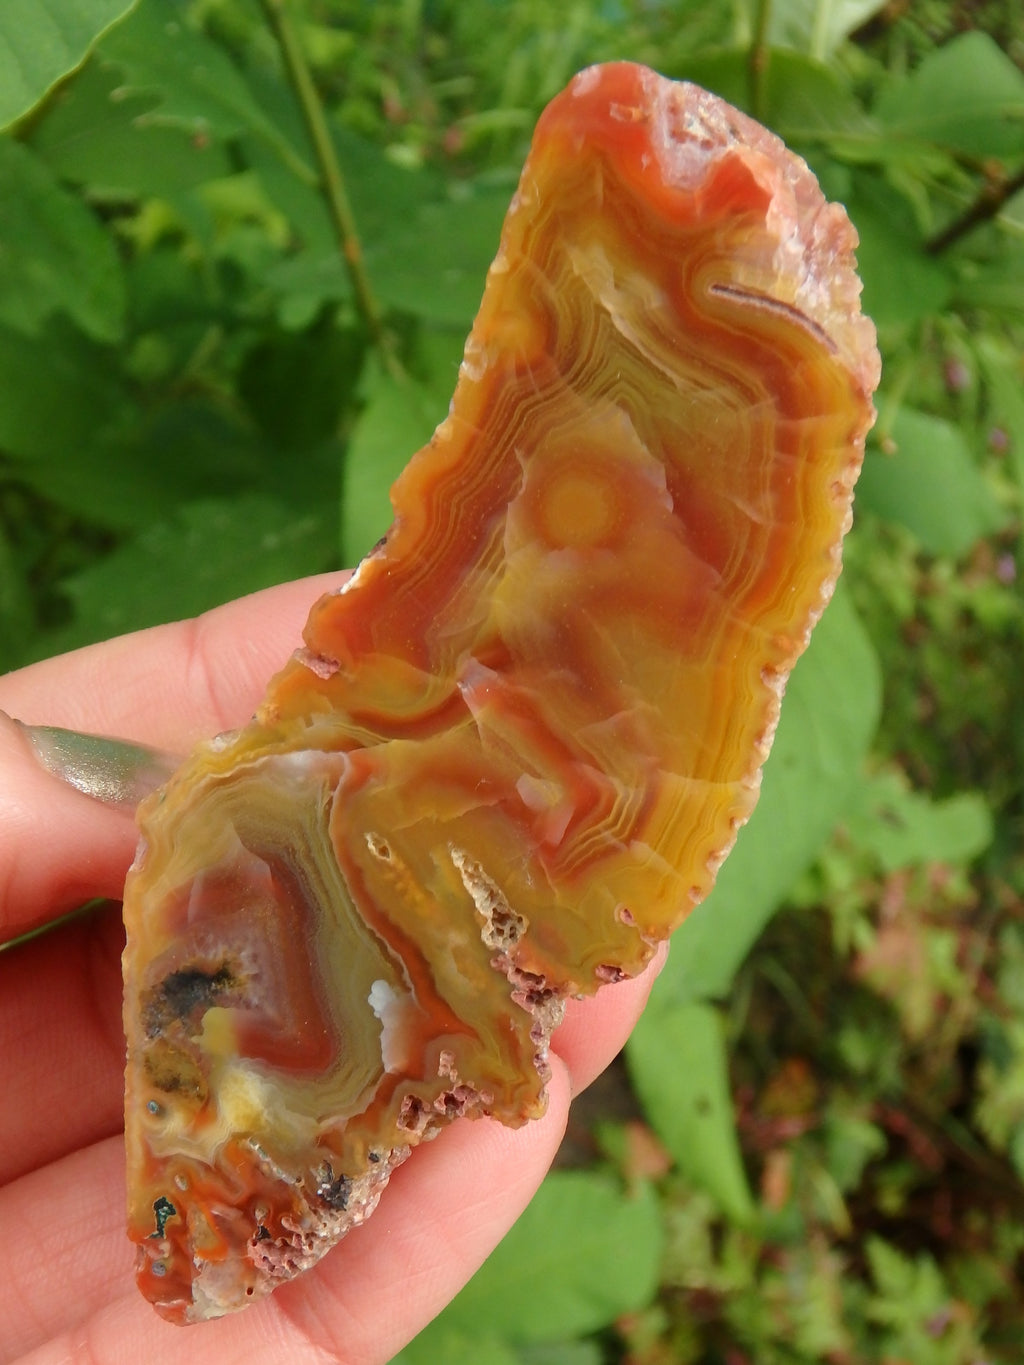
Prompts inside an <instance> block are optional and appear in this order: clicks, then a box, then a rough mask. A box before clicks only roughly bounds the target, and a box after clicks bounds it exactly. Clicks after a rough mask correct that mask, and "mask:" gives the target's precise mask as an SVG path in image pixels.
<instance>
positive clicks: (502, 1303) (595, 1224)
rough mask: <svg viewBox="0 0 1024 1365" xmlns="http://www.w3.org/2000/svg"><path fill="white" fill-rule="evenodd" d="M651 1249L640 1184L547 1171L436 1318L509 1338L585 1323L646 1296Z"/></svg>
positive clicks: (657, 1242) (653, 1241)
mask: <svg viewBox="0 0 1024 1365" xmlns="http://www.w3.org/2000/svg"><path fill="white" fill-rule="evenodd" d="M627 1248H628V1252H627ZM660 1252H661V1226H660V1218H659V1214H658V1205H657V1201H656V1199H655V1198H654V1194H653V1192H652V1191H651V1190H650V1189H649V1188H647V1187H643V1188H641V1189H640V1190H639V1191H638V1192H637V1193H636V1194H632V1195H627V1194H624V1193H623V1192H622V1191H621V1190H620V1189H619V1187H618V1186H617V1185H616V1184H615V1183H614V1182H613V1181H611V1180H608V1179H607V1178H606V1177H604V1176H600V1175H595V1174H592V1173H590V1172H582V1171H556V1172H555V1173H553V1174H552V1175H549V1176H548V1178H547V1179H546V1180H545V1181H544V1184H543V1185H542V1186H541V1187H540V1189H539V1190H538V1191H537V1194H536V1195H535V1196H534V1199H533V1201H532V1202H531V1203H530V1204H529V1205H528V1207H527V1209H526V1211H525V1212H524V1213H523V1215H522V1217H521V1218H520V1219H519V1221H518V1223H516V1225H515V1227H514V1228H513V1229H512V1231H511V1232H510V1233H509V1234H508V1235H507V1237H506V1238H505V1240H504V1241H503V1242H501V1243H500V1244H499V1246H498V1247H497V1248H496V1249H495V1250H494V1251H493V1252H492V1253H491V1255H490V1257H489V1258H488V1259H487V1261H485V1262H484V1264H483V1266H481V1268H480V1269H479V1270H478V1271H477V1273H476V1275H474V1277H473V1278H472V1279H471V1280H470V1282H469V1284H468V1285H467V1286H466V1287H465V1289H463V1290H462V1292H461V1293H460V1294H459V1295H458V1297H457V1298H456V1299H455V1300H454V1301H453V1302H452V1303H451V1304H450V1305H449V1306H448V1307H447V1308H446V1309H445V1311H444V1312H443V1313H442V1315H441V1317H440V1319H439V1320H438V1321H439V1323H440V1324H442V1325H443V1327H444V1328H445V1329H449V1328H458V1329H461V1330H462V1331H463V1332H467V1333H472V1332H476V1331H478V1330H479V1329H480V1325H481V1324H486V1325H487V1328H488V1329H489V1330H490V1331H491V1332H493V1333H494V1334H495V1335H497V1336H499V1337H501V1338H502V1339H504V1340H505V1341H508V1342H514V1343H518V1342H543V1341H550V1340H557V1339H558V1338H560V1337H573V1336H577V1335H580V1334H582V1333H584V1332H593V1331H596V1330H598V1329H599V1328H601V1327H605V1326H607V1325H608V1324H609V1323H611V1322H613V1321H614V1320H615V1319H616V1318H617V1317H618V1316H619V1315H620V1314H621V1313H626V1312H631V1311H635V1310H637V1309H639V1308H643V1307H644V1306H645V1305H646V1304H647V1303H648V1302H649V1301H650V1299H651V1297H652V1295H653V1294H654V1291H655V1288H656V1287H657V1282H658V1261H659V1256H660ZM435 1358H436V1359H443V1358H444V1357H442V1356H439V1357H435Z"/></svg>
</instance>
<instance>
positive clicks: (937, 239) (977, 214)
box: [925, 166, 1024, 256]
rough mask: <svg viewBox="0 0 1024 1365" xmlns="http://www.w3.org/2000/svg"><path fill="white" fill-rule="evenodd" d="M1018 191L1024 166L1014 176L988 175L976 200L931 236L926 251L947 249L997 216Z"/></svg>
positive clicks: (935, 252)
mask: <svg viewBox="0 0 1024 1365" xmlns="http://www.w3.org/2000/svg"><path fill="white" fill-rule="evenodd" d="M1018 190H1024V166H1021V167H1020V169H1019V170H1018V171H1017V172H1016V173H1015V174H1014V175H1005V174H1001V175H991V174H990V175H988V176H986V178H985V180H984V182H983V183H982V186H981V189H980V190H979V191H978V195H977V198H976V199H975V200H974V203H973V204H970V205H969V206H968V207H967V208H966V209H965V210H964V212H963V213H962V214H961V215H960V217H959V218H954V219H953V221H952V222H951V223H948V224H947V225H946V226H945V227H944V228H943V229H942V231H941V232H937V233H936V234H935V236H934V237H931V238H929V239H928V241H927V242H926V243H925V250H926V251H928V252H930V253H931V255H933V256H937V255H938V254H939V253H940V252H942V251H945V250H946V248H947V247H950V246H952V245H953V243H954V242H958V241H959V240H960V238H961V237H965V236H966V235H967V233H968V232H973V230H974V229H975V228H976V227H980V226H981V224H982V223H987V222H988V221H989V220H990V219H992V218H994V217H995V216H996V214H997V213H998V212H999V210H1000V209H1001V208H1002V207H1003V205H1004V204H1005V203H1006V201H1007V200H1008V199H1011V198H1012V197H1013V195H1015V194H1016V193H1017V191H1018Z"/></svg>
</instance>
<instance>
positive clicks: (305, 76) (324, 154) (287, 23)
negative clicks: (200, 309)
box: [263, 0, 404, 378]
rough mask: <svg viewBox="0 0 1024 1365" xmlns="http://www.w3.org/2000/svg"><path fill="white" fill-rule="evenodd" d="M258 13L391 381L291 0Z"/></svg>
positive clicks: (390, 356)
mask: <svg viewBox="0 0 1024 1365" xmlns="http://www.w3.org/2000/svg"><path fill="white" fill-rule="evenodd" d="M263 8H264V11H265V12H266V15H267V18H268V20H269V22H270V26H271V28H272V29H273V32H274V36H275V37H276V39H277V42H278V46H279V47H280V49H281V55H282V57H283V58H284V64H285V68H286V70H287V72H288V77H289V79H290V81H291V83H292V88H293V89H294V91H295V95H296V98H297V99H298V101H299V107H300V108H301V109H302V116H303V118H304V119H305V122H306V130H307V132H308V133H309V140H310V143H311V145H312V148H313V155H314V158H315V160H316V164H317V166H318V168H319V171H320V187H321V189H322V190H323V194H324V198H325V199H326V201H327V208H328V211H329V212H330V215H331V221H332V223H333V224H334V231H335V234H336V235H337V238H338V245H339V246H340V248H341V254H342V257H343V259H344V261H345V267H346V269H347V270H348V274H349V279H350V280H351V281H352V289H353V291H354V293H355V296H356V306H357V308H358V309H359V313H360V315H361V316H362V319H363V321H364V323H365V324H366V329H367V331H368V332H369V333H370V337H371V338H372V340H373V343H374V345H375V346H376V347H377V350H378V351H379V353H380V356H381V359H382V361H383V362H384V365H385V367H386V368H387V370H388V371H389V372H390V373H391V374H392V375H394V376H395V377H396V378H401V377H402V376H403V374H404V372H403V370H402V366H401V363H400V362H399V359H398V356H397V354H396V352H395V348H394V343H393V341H392V339H391V337H390V335H389V334H388V332H387V329H386V328H385V326H384V322H383V319H382V317H381V311H380V308H379V306H378V304H377V300H376V298H375V297H374V293H373V289H372V287H371V285H370V277H369V275H368V274H367V272H366V262H365V261H364V259H363V248H362V244H361V242H360V240H359V231H358V228H357V227H356V220H355V214H354V213H353V212H352V204H351V201H350V199H349V196H348V190H347V188H346V186H345V177H344V176H343V174H342V171H341V165H340V163H339V161H338V158H337V155H336V154H335V150H334V143H333V142H332V141H331V135H330V131H329V130H328V127H327V119H326V117H325V116H324V106H323V103H322V101H321V99H320V95H319V93H318V92H317V88H316V85H315V84H314V81H313V76H312V73H311V72H310V69H309V63H308V62H307V61H306V54H305V52H304V51H303V49H302V44H301V42H300V41H299V35H298V33H297V31H296V28H295V23H294V21H293V18H292V12H291V0H263Z"/></svg>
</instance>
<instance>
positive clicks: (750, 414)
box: [125, 64, 878, 1321]
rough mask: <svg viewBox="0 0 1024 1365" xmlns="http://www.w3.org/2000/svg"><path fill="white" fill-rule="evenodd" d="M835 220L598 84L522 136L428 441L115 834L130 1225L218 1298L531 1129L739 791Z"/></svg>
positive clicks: (826, 552)
mask: <svg viewBox="0 0 1024 1365" xmlns="http://www.w3.org/2000/svg"><path fill="white" fill-rule="evenodd" d="M855 240H856V239H855V235H854V233H853V230H852V228H851V227H850V225H849V223H848V221H847V220H846V217H845V214H844V213H843V211H842V210H841V209H840V208H838V207H836V206H834V205H827V204H826V203H825V201H824V200H823V198H822V196H821V194H820V191H819V190H818V187H817V185H816V183H815V182H814V179H813V177H812V176H811V174H810V172H809V171H808V169H807V167H806V166H805V165H804V163H803V162H801V161H799V159H798V158H796V157H794V156H792V155H791V154H790V153H788V152H787V151H786V150H785V149H784V148H783V147H782V144H781V143H779V141H778V140H777V139H776V138H774V137H773V136H772V135H771V134H769V133H767V132H766V131H765V130H763V129H761V128H759V127H758V126H757V125H756V124H753V123H752V122H751V121H750V120H749V119H746V118H745V117H744V116H743V115H741V114H739V113H737V111H735V110H732V109H729V107H728V106H726V105H724V104H723V103H722V102H721V101H719V100H716V99H715V98H714V97H713V96H710V95H708V94H706V93H705V92H703V91H700V90H697V89H696V88H695V87H692V86H686V85H674V84H672V83H671V82H668V81H665V80H663V79H662V78H661V77H658V76H656V75H655V74H654V73H653V72H650V71H646V70H645V69H643V68H639V67H634V66H629V65H626V64H622V65H616V66H610V67H602V68H594V69H591V70H590V71H587V72H584V73H582V74H581V75H580V76H579V77H577V78H576V80H575V81H574V82H573V83H572V85H570V87H569V89H568V90H567V91H566V92H565V93H564V94H563V95H561V96H560V97H559V98H558V99H557V100H555V101H554V102H553V103H552V105H551V106H549V108H548V110H547V111H546V112H545V114H544V115H543V116H542V118H541V121H540V123H539V125H538V129H537V133H536V137H535V140H534V145H533V149H532V151H531V154H530V158H529V160H528V162H527V165H526V167H525V169H524V172H523V178H522V181H521V184H520V187H519V191H518V193H517V195H516V198H515V200H514V201H513V205H512V208H511V209H510V212H509V216H508V218H507V220H506V224H505V229H504V232H503V236H502V241H501V247H500V250H499V254H498V257H497V259H496V261H495V263H494V266H493V267H492V270H491V273H490V276H489V278H488V284H487V290H486V293H485V296H484V300H483V303H482V305H481V309H480V313H479V315H478V318H477V321H476V324H475V326H474V328H473V332H472V334H471V336H470V338H469V340H468V342H467V345H466V354H465V360H464V362H463V365H462V369H461V371H460V377H459V383H458V387H457V390H456V393H455V398H454V400H453V404H452V409H451V412H450V415H449V417H448V419H447V420H446V421H445V422H444V423H442V425H441V426H440V427H439V428H438V431H437V433H436V434H435V436H434V439H433V441H432V442H431V443H430V445H429V446H427V447H426V448H425V449H424V450H422V451H421V452H420V453H419V454H418V455H416V456H415V457H414V459H413V460H412V462H411V463H410V465H409V467H408V469H407V470H406V472H405V474H403V476H402V478H401V479H400V480H399V481H398V483H397V484H396V486H395V489H394V492H393V502H394V507H395V523H394V526H393V527H392V530H391V532H390V533H389V535H388V537H387V539H386V541H385V542H384V543H383V544H382V545H381V546H380V547H379V548H378V549H377V550H376V551H375V552H374V554H373V555H371V556H370V557H369V558H368V559H367V560H366V561H364V563H363V564H362V565H361V566H360V568H359V570H358V572H357V574H356V576H355V578H354V579H352V580H351V581H350V582H349V583H348V584H347V585H346V587H345V588H344V589H343V590H342V591H341V592H340V593H338V594H335V595H332V596H329V597H326V598H324V599H322V600H321V601H320V602H319V603H318V604H317V605H316V606H315V607H314V609H313V611H312V613H311V616H310V620H309V623H308V626H307V630H306V649H305V650H303V651H301V652H300V653H299V654H298V655H297V656H296V658H295V659H294V660H293V661H292V663H290V664H289V665H288V666H287V667H286V668H285V669H284V671H283V672H282V673H281V674H280V675H279V676H278V677H277V678H276V679H275V680H273V682H272V683H271V685H270V689H269V692H268V694H267V698H266V701H265V703H264V705H263V707H262V709H261V711H260V713H259V715H258V716H257V718H256V720H255V721H254V722H253V724H252V725H250V726H249V727H247V728H246V729H245V730H244V731H242V732H240V733H239V734H238V735H237V736H236V737H233V738H228V739H227V740H221V741H217V742H215V743H213V744H211V745H208V746H205V747H203V748H201V749H200V750H199V751H198V752H197V753H196V754H195V755H194V756H193V758H192V759H191V760H190V761H189V762H188V763H187V764H186V766H185V767H184V768H183V769H182V770H181V772H180V773H179V774H178V776H177V777H176V778H175V779H174V780H172V782H171V783H170V784H169V785H168V787H167V788H166V789H164V791H163V792H162V793H161V794H158V796H157V797H156V798H154V799H153V800H152V801H151V802H150V803H149V804H148V806H147V808H146V809H145V810H144V812H143V815H142V825H143V832H144V840H145V842H144V848H143V851H142V853H141V854H140V858H139V860H138V863H137V866H136V869H135V870H134V872H133V875H132V879H131V881H130V885H129V888H128V893H127V900H126V920H127V923H128V930H129V944H128V949H127V952H126V959H125V961H126V982H127V994H126V1027H127V1030H128V1035H129V1065H128V1100H127V1106H128V1107H127V1129H128V1145H129V1166H130V1169H129V1178H130V1188H131V1210H130V1222H131V1231H132V1235H133V1237H135V1239H136V1240H137V1241H138V1242H139V1244H140V1246H141V1247H142V1249H143V1250H142V1252H141V1256H140V1262H141V1266H142V1269H141V1271H140V1278H141V1282H142V1284H143V1288H144V1291H145V1292H146V1293H147V1294H148V1295H149V1296H150V1297H151V1298H152V1299H153V1300H154V1302H156V1303H157V1305H158V1307H160V1309H161V1311H162V1312H164V1313H165V1314H166V1315H167V1316H168V1317H171V1318H172V1319H174V1320H178V1321H182V1320H196V1319H198V1318H202V1317H207V1316H213V1315H215V1314H216V1313H219V1312H224V1311H230V1310H231V1309H232V1308H236V1307H240V1306H242V1305H243V1304H244V1303H245V1302H247V1301H249V1300H250V1299H251V1298H252V1297H255V1296H258V1295H259V1294H261V1293H264V1292H266V1291H267V1290H269V1289H271V1288H273V1287H274V1285H275V1284H277V1283H278V1282H279V1281H280V1280H281V1279H282V1278H286V1277H287V1276H288V1275H290V1274H294V1273H296V1271H298V1270H301V1269H303V1268H304V1267H305V1266H307V1265H308V1264H311V1263H312V1262H313V1261H314V1260H315V1259H316V1258H317V1256H319V1255H320V1254H322V1252H323V1251H324V1250H326V1248H327V1247H328V1246H329V1245H330V1244H331V1243H332V1242H333V1241H335V1240H337V1238H338V1237H339V1236H341V1235H342V1234H343V1233H344V1232H345V1231H346V1230H347V1229H348V1228H349V1227H351V1226H354V1225H355V1224H356V1223H358V1222H360V1221H361V1220H362V1219H363V1218H364V1217H365V1216H366V1215H367V1214H368V1213H369V1212H370V1211H371V1210H372V1207H373V1205H374V1204H375V1202H376V1199H377V1197H378V1196H379V1193H380V1190H381V1188H382V1187H383V1184H384V1183H385V1182H386V1179H387V1176H388V1174H389V1172H390V1170H391V1169H392V1168H393V1166H394V1165H395V1164H397V1162H398V1161H400V1160H402V1159H404V1157H405V1156H406V1155H407V1153H408V1150H409V1148H410V1147H411V1146H412V1145H415V1143H416V1142H417V1141H419V1140H421V1139H422V1137H424V1136H425V1135H428V1134H429V1133H431V1132H433V1131H434V1130H435V1129H436V1128H437V1127H438V1126H439V1125H440V1124H442V1123H444V1122H447V1121H449V1120H450V1119H452V1118H454V1117H457V1116H458V1115H460V1114H466V1113H469V1114H472V1113H480V1112H486V1113H491V1114H494V1115H496V1116H497V1117H499V1118H501V1119H502V1120H503V1121H505V1122H507V1123H520V1122H522V1121H523V1120H525V1119H527V1118H529V1117H531V1116H535V1115H537V1114H538V1113H540V1112H541V1111H542V1108H543V1102H544V1095H543V1089H544V1081H545V1079H546V1062H545V1058H546V1048H547V1040H548V1037H549V1035H550V1032H551V1030H552V1028H553V1027H554V1025H555V1024H556V1023H557V1021H558V1019H559V1018H560V1014H561V1004H562V1001H563V1000H564V999H565V997H566V996H568V995H570V994H577V993H589V992H592V991H594V990H596V989H597V988H598V987H599V986H600V985H601V984H602V983H603V982H607V981H614V980H617V979H620V978H621V977H622V976H628V975H633V974H635V973H636V972H638V971H639V970H641V969H642V967H643V966H644V965H645V963H646V962H647V961H648V960H649V959H650V956H651V953H652V952H653V950H654V945H655V944H656V942H657V941H658V940H659V939H662V938H664V937H665V936H666V935H668V934H669V933H670V932H671V931H672V930H673V929H674V928H675V927H676V926H677V925H678V924H679V923H680V922H681V920H682V919H683V918H684V917H685V915H686V914H687V913H688V911H689V910H690V909H691V908H692V906H693V905H694V904H695V903H696V902H697V901H699V900H700V899H701V898H702V897H703V896H704V895H705V894H706V893H707V891H708V890H709V889H710V887H711V885H712V883H713V880H714V876H715V873H716V872H717V869H718V867H719V865H720V863H721V861H722V859H723V857H724V856H725V854H726V853H727V851H728V849H729V847H730V846H731V844H732V841H733V839H734V837H735V834H736V830H737V829H738V827H739V825H740V824H741V823H742V822H743V820H745V819H746V817H747V816H748V815H749V813H750V810H751V809H752V807H753V804H754V801H755V800H756V795H757V787H758V782H759V773H760V767H761V764H762V763H763V761H764V758H765V757H766V755H767V752H768V747H769V745H770V742H771V738H772V734H773V732H774V728H775V724H776V720H777V716H778V707H779V702H780V698H781V694H782V689H783V686H784V682H785V678H786V676H787V674H788V672H789V669H790V668H791V667H792V665H793V663H794V661H795V659H796V658H797V656H798V655H799V653H800V652H801V650H802V649H803V647H804V646H805V644H806V642H807V638H808V635H809V632H810V629H811V627H812V625H813V623H814V621H815V620H816V618H817V616H818V615H819V614H820V612H821V610H822V609H823V607H824V606H825V604H826V602H827V600H828V597H829V595H830V593H831V591H832V587H833V585H834V582H835V579H836V576H837V574H838V571H839V555H840V546H841V541H842V536H843V533H844V531H845V530H846V528H847V526H848V524H849V518H850V504H851V496H852V487H853V483H854V480H855V478H856V475H857V471H858V468H859V464H860V459H861V455H862V451H863V441H864V436H865V433H866V430H867V428H868V426H869V425H870V421H871V418H872V415H873V414H872V409H871V401H870V394H871V391H872V390H873V387H874V384H875V382H876V380H877V370H878V358H877V352H876V351H875V348H874V333H873V329H872V327H871V325H870V323H869V322H867V321H866V320H865V319H864V318H862V317H861V316H860V313H859V308H858V292H859V284H858V282H857V279H856V275H855V273H854V267H853V258H852V248H853V246H854V245H855Z"/></svg>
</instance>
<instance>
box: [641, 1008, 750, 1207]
mask: <svg viewBox="0 0 1024 1365" xmlns="http://www.w3.org/2000/svg"><path fill="white" fill-rule="evenodd" d="M626 1060H627V1062H628V1065H629V1074H630V1076H631V1078H632V1081H633V1085H634V1088H635V1089H636V1092H637V1094H638V1096H639V1097H640V1100H641V1102H642V1103H643V1107H644V1113H645V1115H646V1116H647V1118H648V1120H649V1122H650V1123H651V1126H652V1127H653V1128H654V1131H655V1132H656V1133H657V1135H658V1136H659V1137H660V1138H661V1140H662V1142H663V1143H664V1144H665V1146H666V1147H667V1148H668V1150H669V1151H670V1152H671V1154H672V1156H673V1157H674V1158H675V1160H676V1162H677V1164H678V1166H679V1168H680V1170H681V1171H683V1173H684V1174H685V1175H687V1176H688V1177H689V1178H690V1180H692V1181H693V1183H694V1184H696V1185H699V1186H700V1187H701V1189H704V1190H706V1191H707V1192H708V1194H710V1195H711V1196H712V1197H713V1198H714V1199H715V1201H716V1202H717V1204H718V1206H719V1208H720V1209H721V1210H722V1212H723V1213H725V1214H727V1215H728V1216H729V1217H730V1218H732V1219H734V1220H735V1221H737V1222H743V1221H745V1220H746V1219H748V1218H749V1217H750V1216H751V1214H752V1212H753V1201H752V1199H751V1197H750V1190H749V1188H748V1186H747V1179H746V1174H745V1172H744V1170H743V1162H742V1159H741V1157H740V1150H739V1143H738V1142H737V1140H736V1129H735V1124H734V1117H733V1106H732V1095H731V1092H730V1088H729V1072H728V1060H727V1057H726V1048H725V1034H724V1031H723V1028H722V1022H721V1019H720V1017H719V1012H718V1010H717V1009H715V1007H714V1006H712V1005H708V1004H705V1003H703V1002H702V1001H690V1002H689V1003H688V1004H678V1003H670V1004H668V1005H666V1006H664V1007H661V1006H659V1005H658V1004H657V1003H655V1004H654V1005H653V1006H652V1008H650V1009H648V1010H647V1011H646V1013H645V1014H644V1015H643V1017H642V1018H641V1019H640V1022H639V1023H638V1024H637V1026H636V1028H635V1029H634V1031H633V1034H632V1037H631V1038H630V1039H629V1042H628V1043H627V1044H626Z"/></svg>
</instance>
